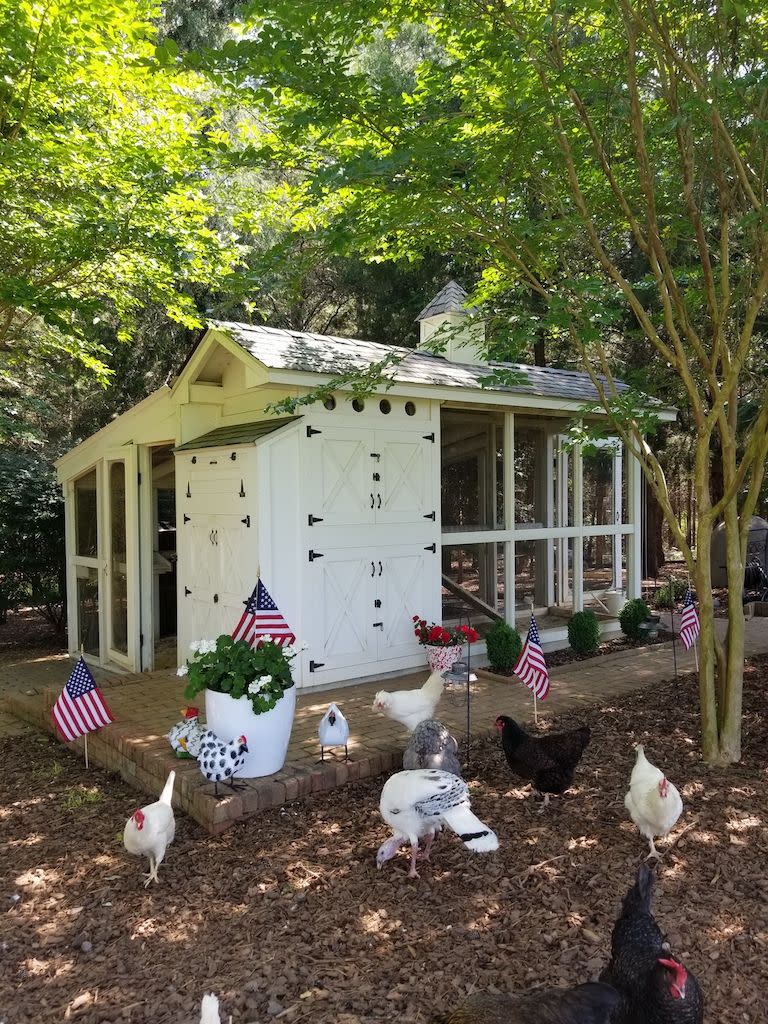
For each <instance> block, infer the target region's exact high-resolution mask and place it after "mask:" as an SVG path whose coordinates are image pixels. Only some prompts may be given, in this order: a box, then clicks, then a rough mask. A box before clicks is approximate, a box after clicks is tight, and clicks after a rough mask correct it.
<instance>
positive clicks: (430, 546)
mask: <svg viewBox="0 0 768 1024" xmlns="http://www.w3.org/2000/svg"><path fill="white" fill-rule="evenodd" d="M424 550H425V551H431V552H432V554H433V555H434V554H436V552H437V545H436V544H427V545H426V546H425V548H424Z"/></svg>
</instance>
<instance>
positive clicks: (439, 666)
mask: <svg viewBox="0 0 768 1024" xmlns="http://www.w3.org/2000/svg"><path fill="white" fill-rule="evenodd" d="M463 647H464V645H463V644H447V645H445V646H444V647H436V646H433V645H430V644H427V645H426V649H427V661H428V663H429V667H430V668H431V670H432V671H433V672H447V671H448V669H449V668H451V667H452V666H453V664H454V662H456V661H458V660H459V658H460V657H461V652H462V650H463Z"/></svg>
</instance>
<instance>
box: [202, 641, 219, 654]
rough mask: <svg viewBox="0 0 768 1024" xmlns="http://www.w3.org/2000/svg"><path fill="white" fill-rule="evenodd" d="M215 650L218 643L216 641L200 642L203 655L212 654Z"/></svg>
mask: <svg viewBox="0 0 768 1024" xmlns="http://www.w3.org/2000/svg"><path fill="white" fill-rule="evenodd" d="M215 650H216V641H215V640H202V641H201V642H200V653H201V654H211V653H213V651H215Z"/></svg>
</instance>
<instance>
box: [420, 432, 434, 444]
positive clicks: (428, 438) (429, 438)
mask: <svg viewBox="0 0 768 1024" xmlns="http://www.w3.org/2000/svg"><path fill="white" fill-rule="evenodd" d="M421 436H422V437H423V438H424V440H425V441H431V442H432V444H434V443H435V435H434V434H422V435H421Z"/></svg>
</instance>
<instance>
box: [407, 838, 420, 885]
mask: <svg viewBox="0 0 768 1024" xmlns="http://www.w3.org/2000/svg"><path fill="white" fill-rule="evenodd" d="M418 858H419V843H418V840H417V841H416V842H415V843H411V870H410V871H409V872H408V877H409V878H418V877H419V872H418V871H417V870H416V861H417V860H418Z"/></svg>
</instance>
